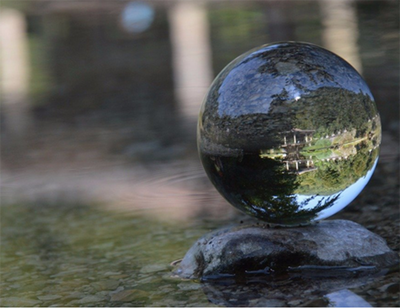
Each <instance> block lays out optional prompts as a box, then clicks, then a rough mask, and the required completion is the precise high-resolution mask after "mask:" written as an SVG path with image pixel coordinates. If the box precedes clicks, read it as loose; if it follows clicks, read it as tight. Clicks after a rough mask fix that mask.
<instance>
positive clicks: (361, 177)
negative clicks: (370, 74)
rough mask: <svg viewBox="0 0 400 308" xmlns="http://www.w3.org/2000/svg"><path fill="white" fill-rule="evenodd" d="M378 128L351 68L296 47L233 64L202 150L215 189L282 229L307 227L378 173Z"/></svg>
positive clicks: (210, 114) (205, 112)
mask: <svg viewBox="0 0 400 308" xmlns="http://www.w3.org/2000/svg"><path fill="white" fill-rule="evenodd" d="M380 142H381V123H380V117H379V114H378V112H377V109H376V106H375V102H374V99H373V96H372V94H371V92H370V90H369V88H368V86H367V85H366V83H365V81H364V80H363V79H362V77H361V76H360V75H359V74H358V73H357V72H356V70H355V69H354V68H352V67H351V66H350V65H349V64H348V63H347V62H346V61H344V60H343V59H341V58H340V57H338V56H336V55H335V54H333V53H331V52H330V51H327V50H325V49H323V48H321V47H318V46H315V45H311V44H307V43H296V42H284V43H277V44H272V45H265V46H261V47H260V48H257V49H253V50H251V51H249V52H247V53H245V54H243V55H242V56H240V57H238V58H237V59H235V60H234V61H232V62H231V63H230V64H229V65H228V66H227V67H226V68H225V69H224V70H223V71H222V72H221V73H220V74H219V75H218V76H217V78H216V79H215V80H214V82H213V84H212V85H211V88H210V90H209V93H208V95H207V97H206V99H205V101H204V103H203V105H202V108H201V111H200V116H199V123H198V148H199V153H200V157H201V160H202V163H203V166H204V168H205V170H206V172H207V175H208V176H209V178H210V180H211V182H212V183H213V184H214V185H215V187H216V188H217V190H218V191H219V192H220V193H221V194H222V195H223V196H224V197H225V198H226V199H227V200H228V201H229V202H230V203H231V204H232V205H234V206H235V207H237V208H239V209H241V210H242V211H244V212H246V213H248V214H250V215H252V216H256V217H258V218H260V219H263V220H266V221H269V222H271V223H278V224H289V225H290V224H299V223H300V224H301V223H309V222H311V221H313V220H316V219H321V218H326V217H328V216H331V215H333V214H334V213H336V212H337V211H339V210H341V209H342V208H343V207H345V206H346V205H347V204H348V203H350V202H351V201H352V200H353V199H354V198H355V197H356V196H357V195H358V194H359V193H360V192H361V190H362V189H363V188H364V186H365V185H366V184H367V182H368V180H369V179H370V177H371V175H372V173H373V170H374V168H375V166H376V163H377V160H378V154H379V145H380Z"/></svg>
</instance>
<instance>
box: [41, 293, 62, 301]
mask: <svg viewBox="0 0 400 308" xmlns="http://www.w3.org/2000/svg"><path fill="white" fill-rule="evenodd" d="M37 298H38V299H39V300H41V301H53V300H56V299H60V298H61V295H56V294H48V295H41V296H38V297H37Z"/></svg>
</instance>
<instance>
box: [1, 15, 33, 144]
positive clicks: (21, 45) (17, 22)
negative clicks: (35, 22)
mask: <svg viewBox="0 0 400 308" xmlns="http://www.w3.org/2000/svg"><path fill="white" fill-rule="evenodd" d="M27 41H28V39H27V35H26V23H25V18H24V16H23V14H22V13H20V12H19V11H17V10H14V9H5V8H3V9H1V10H0V50H1V53H0V74H1V75H0V77H1V79H0V89H1V96H2V104H3V108H4V115H5V116H4V128H5V131H6V132H7V133H8V134H9V136H10V137H11V139H12V140H13V141H17V140H18V139H20V138H22V137H24V136H25V135H26V134H27V133H28V132H29V127H30V124H31V120H32V119H31V113H30V106H29V99H28V94H29V61H28V46H27V45H28V43H27Z"/></svg>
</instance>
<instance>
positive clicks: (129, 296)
mask: <svg viewBox="0 0 400 308" xmlns="http://www.w3.org/2000/svg"><path fill="white" fill-rule="evenodd" d="M147 297H148V293H147V292H145V291H142V290H138V289H131V290H124V291H121V292H119V293H115V294H113V295H111V301H112V302H131V301H133V300H137V299H138V298H142V299H143V298H147Z"/></svg>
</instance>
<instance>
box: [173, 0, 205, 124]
mask: <svg viewBox="0 0 400 308" xmlns="http://www.w3.org/2000/svg"><path fill="white" fill-rule="evenodd" d="M169 23H170V36H171V43H172V52H173V59H172V64H173V71H174V81H175V93H176V97H177V100H178V103H179V105H180V110H181V111H182V113H183V115H184V116H185V117H186V119H187V120H190V119H193V118H194V119H197V116H198V113H199V109H200V105H201V103H202V101H203V99H204V95H205V93H206V92H207V89H208V88H209V86H210V84H211V82H212V78H213V72H212V62H211V43H210V37H209V24H208V20H207V12H206V9H205V8H204V6H203V5H202V4H201V3H197V2H194V1H182V2H180V1H178V2H176V3H175V4H174V5H173V6H172V7H171V8H170V10H169Z"/></svg>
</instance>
